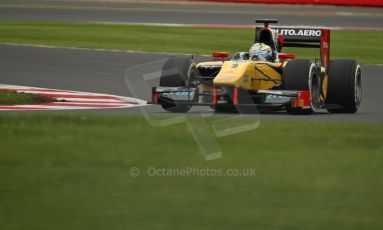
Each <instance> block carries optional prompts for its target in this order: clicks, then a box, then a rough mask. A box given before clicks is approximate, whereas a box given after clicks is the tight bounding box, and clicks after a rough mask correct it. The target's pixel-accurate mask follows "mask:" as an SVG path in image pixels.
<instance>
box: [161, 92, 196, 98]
mask: <svg viewBox="0 0 383 230" xmlns="http://www.w3.org/2000/svg"><path fill="white" fill-rule="evenodd" d="M194 94H195V93H194V92H189V91H182V92H181V91H178V92H164V93H162V96H163V97H172V96H176V97H177V96H179V97H184V96H190V97H193V96H194Z"/></svg>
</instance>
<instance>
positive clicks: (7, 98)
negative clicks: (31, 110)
mask: <svg viewBox="0 0 383 230" xmlns="http://www.w3.org/2000/svg"><path fill="white" fill-rule="evenodd" d="M46 102H52V99H50V98H47V97H42V96H39V95H36V94H30V93H16V92H9V91H2V90H0V105H28V104H40V103H46Z"/></svg>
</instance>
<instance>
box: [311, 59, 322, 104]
mask: <svg viewBox="0 0 383 230" xmlns="http://www.w3.org/2000/svg"><path fill="white" fill-rule="evenodd" d="M309 90H310V97H311V109H312V110H313V111H316V110H318V109H319V108H318V107H319V106H318V103H319V99H320V92H321V91H320V79H319V77H318V74H317V73H316V71H315V66H314V65H312V66H311V69H310V82H309Z"/></svg>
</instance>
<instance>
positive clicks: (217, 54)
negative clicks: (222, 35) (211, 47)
mask: <svg viewBox="0 0 383 230" xmlns="http://www.w3.org/2000/svg"><path fill="white" fill-rule="evenodd" d="M211 56H212V57H215V58H221V61H222V62H224V61H225V58H227V57H229V53H228V52H214V53H212V54H211Z"/></svg>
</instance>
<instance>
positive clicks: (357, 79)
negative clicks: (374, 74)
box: [354, 65, 362, 107]
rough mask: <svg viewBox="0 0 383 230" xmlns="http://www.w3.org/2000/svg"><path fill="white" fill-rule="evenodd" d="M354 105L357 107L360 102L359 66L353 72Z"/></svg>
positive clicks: (360, 75) (360, 78)
mask: <svg viewBox="0 0 383 230" xmlns="http://www.w3.org/2000/svg"><path fill="white" fill-rule="evenodd" d="M354 94H355V105H356V106H357V107H359V105H360V102H361V101H362V71H361V70H360V66H359V65H358V66H357V67H356V71H355V93H354Z"/></svg>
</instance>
